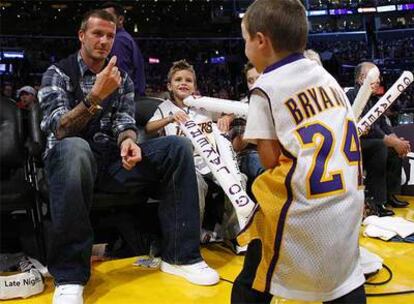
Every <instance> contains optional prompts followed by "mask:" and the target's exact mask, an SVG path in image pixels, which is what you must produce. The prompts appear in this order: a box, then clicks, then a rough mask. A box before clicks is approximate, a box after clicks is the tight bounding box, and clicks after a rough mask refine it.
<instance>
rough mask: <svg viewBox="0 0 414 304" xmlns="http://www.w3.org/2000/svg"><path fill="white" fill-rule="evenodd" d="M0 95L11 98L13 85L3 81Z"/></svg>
mask: <svg viewBox="0 0 414 304" xmlns="http://www.w3.org/2000/svg"><path fill="white" fill-rule="evenodd" d="M1 95H2V96H4V97H8V98H12V99H13V85H12V84H11V83H10V82H5V83H4V84H3V89H2V90H1Z"/></svg>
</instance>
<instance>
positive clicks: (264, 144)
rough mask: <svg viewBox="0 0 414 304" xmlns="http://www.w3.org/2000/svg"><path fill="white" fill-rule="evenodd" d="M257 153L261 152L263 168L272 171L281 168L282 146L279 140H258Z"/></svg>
mask: <svg viewBox="0 0 414 304" xmlns="http://www.w3.org/2000/svg"><path fill="white" fill-rule="evenodd" d="M257 151H258V152H259V157H260V162H261V163H262V165H263V167H265V168H266V169H271V168H274V167H277V166H279V156H280V146H279V142H278V141H277V140H273V139H259V140H257Z"/></svg>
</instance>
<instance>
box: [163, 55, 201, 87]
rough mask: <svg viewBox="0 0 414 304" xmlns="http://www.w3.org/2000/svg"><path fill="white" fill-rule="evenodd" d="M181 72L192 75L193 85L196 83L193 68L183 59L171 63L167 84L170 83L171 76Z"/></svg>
mask: <svg viewBox="0 0 414 304" xmlns="http://www.w3.org/2000/svg"><path fill="white" fill-rule="evenodd" d="M182 70H187V71H190V72H191V73H192V74H193V76H194V83H196V82H197V78H196V73H195V70H194V67H193V66H192V65H191V64H189V63H188V62H187V60H185V59H181V60H178V61H174V62H173V64H172V67H171V68H170V70H169V71H168V82H171V79H172V77H173V75H174V74H175V73H176V72H178V71H182Z"/></svg>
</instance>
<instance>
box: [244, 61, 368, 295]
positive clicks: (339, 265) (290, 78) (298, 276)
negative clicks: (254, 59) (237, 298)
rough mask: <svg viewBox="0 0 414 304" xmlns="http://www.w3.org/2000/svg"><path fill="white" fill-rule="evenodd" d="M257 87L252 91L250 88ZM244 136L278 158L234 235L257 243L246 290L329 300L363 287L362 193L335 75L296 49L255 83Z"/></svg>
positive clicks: (347, 112) (348, 114)
mask: <svg viewBox="0 0 414 304" xmlns="http://www.w3.org/2000/svg"><path fill="white" fill-rule="evenodd" d="M255 90H257V91H255ZM258 91H259V92H261V94H260V96H259V95H257V94H253V95H252V96H251V99H250V106H249V115H248V120H247V126H246V132H245V136H244V137H245V139H250V140H257V139H275V140H277V141H278V142H279V145H280V147H281V151H282V154H281V156H280V158H279V163H280V165H279V166H277V167H276V168H274V169H271V170H267V171H266V172H265V173H264V174H263V175H261V176H259V177H258V178H257V179H256V181H255V183H254V186H253V191H254V193H255V196H256V198H257V199H258V201H259V204H260V209H259V211H258V212H257V213H256V214H255V217H254V220H253V222H252V225H251V226H250V227H249V228H247V230H246V232H245V234H242V235H241V236H240V237H239V241H241V242H243V240H244V241H247V240H248V239H253V238H260V239H261V240H262V244H263V246H264V249H263V250H262V253H263V255H262V260H261V262H260V264H259V268H258V271H257V273H256V278H255V281H254V285H253V288H255V289H258V290H262V291H268V292H270V293H272V294H274V295H277V296H281V297H285V298H293V299H302V300H306V301H329V300H332V299H335V298H339V297H341V296H343V295H345V294H347V293H349V292H351V291H352V290H354V289H355V288H357V287H359V286H360V285H362V284H363V282H364V280H365V278H364V276H363V273H362V270H361V268H360V266H359V264H358V258H359V249H358V234H359V227H360V222H361V219H362V210H363V201H364V195H363V190H362V184H361V154H360V147H359V139H358V136H357V133H356V128H355V123H354V117H353V114H352V109H351V106H350V104H349V101H348V100H347V98H346V95H345V94H344V93H343V90H342V89H341V87H340V86H339V85H338V83H337V82H336V80H335V79H334V78H333V77H332V76H331V75H330V74H329V73H328V72H326V70H325V69H323V68H322V67H321V66H319V65H318V64H317V63H315V62H313V61H311V60H308V59H305V58H304V57H303V56H301V55H299V54H295V55H291V56H290V57H288V58H287V59H285V60H282V61H281V62H278V63H276V64H274V65H272V66H270V67H268V68H267V69H266V70H265V71H264V73H263V74H262V75H261V76H260V77H259V79H258V80H257V81H256V83H255V88H254V89H253V92H258Z"/></svg>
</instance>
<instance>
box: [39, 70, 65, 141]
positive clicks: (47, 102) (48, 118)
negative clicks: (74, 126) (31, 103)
mask: <svg viewBox="0 0 414 304" xmlns="http://www.w3.org/2000/svg"><path fill="white" fill-rule="evenodd" d="M65 78H67V79H66V80H65ZM68 83H69V77H68V76H66V75H64V74H63V73H62V72H61V71H60V70H58V68H56V67H55V66H51V67H49V68H48V69H47V71H46V72H45V73H44V74H43V76H42V84H41V89H40V91H39V94H38V98H39V104H40V108H41V110H42V115H43V117H42V122H41V124H40V127H41V129H42V131H43V132H45V133H47V134H50V133H54V134H56V129H57V126H58V123H59V121H60V119H61V117H62V116H63V115H64V114H65V113H67V112H69V111H70V109H69V107H68V105H69V95H68V93H67V90H68V85H69V84H68Z"/></svg>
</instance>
